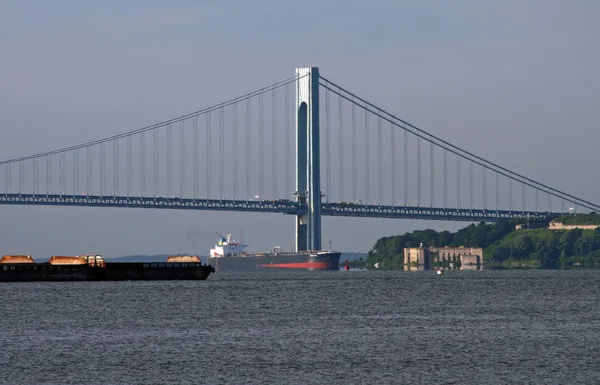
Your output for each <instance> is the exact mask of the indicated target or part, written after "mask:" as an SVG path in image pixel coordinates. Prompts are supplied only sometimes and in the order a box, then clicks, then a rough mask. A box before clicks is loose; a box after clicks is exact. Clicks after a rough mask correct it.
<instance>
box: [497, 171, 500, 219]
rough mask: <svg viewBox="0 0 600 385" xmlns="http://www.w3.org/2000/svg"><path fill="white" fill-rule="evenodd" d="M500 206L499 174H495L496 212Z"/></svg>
mask: <svg viewBox="0 0 600 385" xmlns="http://www.w3.org/2000/svg"><path fill="white" fill-rule="evenodd" d="M499 206H500V174H498V173H496V210H498V209H499Z"/></svg>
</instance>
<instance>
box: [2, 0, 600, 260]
mask: <svg viewBox="0 0 600 385" xmlns="http://www.w3.org/2000/svg"><path fill="white" fill-rule="evenodd" d="M598 11H600V3H597V2H594V1H583V0H582V1H574V2H569V3H567V2H564V1H556V0H551V1H526V2H524V1H486V2H481V1H468V0H464V1H455V2H442V1H386V0H381V1H373V2H364V1H354V0H346V1H342V0H331V1H327V2H323V1H321V2H317V1H305V2H282V1H271V0H268V1H266V0H265V1H254V2H247V1H228V2H225V1H205V2H192V1H171V2H146V1H144V2H142V1H127V2H120V1H103V2H91V1H87V2H84V1H56V2H42V1H21V2H10V3H9V2H2V3H1V4H0V50H1V51H0V52H2V65H1V68H2V74H1V75H0V84H2V87H1V88H0V130H2V131H1V132H2V141H0V152H1V154H2V158H11V157H14V156H19V155H26V154H29V153H36V152H40V151H44V150H49V149H54V148H60V147H63V146H66V145H70V144H75V143H80V142H84V141H88V140H91V139H95V138H99V137H104V136H108V135H111V134H115V133H119V132H123V131H127V130H129V129H133V128H136V127H140V126H144V125H147V124H151V123H154V122H156V121H161V120H164V119H166V118H169V117H172V116H177V115H180V114H182V113H185V112H188V111H192V110H197V109H199V108H202V107H203V106H207V105H210V104H213V103H214V102H216V101H221V100H226V99H229V98H231V97H233V96H235V95H239V94H242V93H244V92H247V91H250V90H253V89H256V88H258V87H261V86H263V85H266V84H269V83H271V82H274V81H276V80H279V79H282V78H285V77H287V76H290V75H291V74H293V73H294V69H295V68H296V67H301V66H306V65H317V66H319V67H320V68H321V71H322V73H323V75H324V76H326V77H328V78H331V79H332V80H334V81H336V82H338V83H340V84H341V85H344V86H346V87H348V88H349V89H351V90H353V91H355V92H357V93H358V94H360V95H362V96H364V97H365V98H367V99H368V100H370V101H372V102H374V103H375V104H377V105H379V106H381V107H382V108H385V109H388V110H389V111H390V112H393V113H395V114H397V115H399V116H401V117H403V118H405V119H406V120H408V121H410V122H412V123H414V124H416V125H418V126H419V127H422V128H424V129H426V130H428V131H430V132H432V133H434V134H436V135H439V136H441V137H443V138H445V139H448V140H450V141H451V142H453V143H455V144H457V145H460V146H465V147H468V148H471V149H474V150H476V153H477V154H480V155H482V156H484V157H485V158H488V159H490V160H492V161H497V162H500V163H501V164H502V165H504V166H506V167H508V168H511V169H514V170H515V171H518V172H522V173H524V174H526V175H530V176H532V177H534V178H537V179H539V180H540V181H542V182H547V183H548V184H550V185H553V186H556V187H557V188H562V189H565V190H567V191H569V192H572V193H573V194H575V195H581V196H582V197H583V198H588V199H590V200H592V201H597V202H598V201H600V196H598V194H597V191H598V187H599V186H598V182H597V181H596V179H597V178H596V166H595V164H596V163H597V143H598V142H599V139H600V137H599V136H600V134H598V132H599V131H598V124H597V117H596V109H597V106H598V105H600V103H599V102H600V100H599V98H600V97H599V95H600V93H599V92H598V91H599V90H600V79H599V75H598V72H597V62H598V52H600V50H599V48H600V47H598V42H597V36H598V35H599V32H600V31H599V30H598V26H597V25H596V22H595V20H594V17H595V15H597V14H598ZM32 138H33V139H32ZM0 212H2V213H3V214H2V216H3V217H4V218H11V219H10V221H2V223H1V224H0V231H1V232H2V234H4V235H3V237H2V247H3V249H2V250H0V252H3V253H16V252H19V253H21V252H23V253H28V254H34V255H35V254H40V255H47V254H51V253H54V254H56V253H59V252H61V253H84V252H87V251H86V250H87V249H94V250H97V251H99V252H101V253H103V254H106V255H122V254H131V253H145V252H147V253H154V252H156V253H158V252H177V251H179V250H182V251H186V250H190V251H193V250H195V248H198V249H199V250H198V251H197V252H198V253H202V252H203V250H204V249H206V250H207V249H208V248H209V247H210V246H212V244H213V243H214V239H213V238H214V232H215V231H216V230H218V231H220V232H223V233H225V232H238V229H239V228H240V227H244V228H245V233H246V238H247V239H246V240H247V241H248V242H249V243H252V244H253V246H255V247H256V249H267V248H269V247H271V246H272V243H282V244H284V245H291V244H292V242H293V221H292V219H291V218H287V217H278V216H263V215H258V214H239V213H238V214H236V213H227V214H223V213H202V214H198V213H189V212H188V213H175V212H156V211H151V210H146V211H142V210H139V211H136V210H133V211H132V210H121V211H119V210H116V209H115V210H96V209H73V208H62V209H56V208H48V207H37V208H34V207H0ZM82 220H85V221H86V222H87V223H89V224H88V226H89V228H88V227H85V228H84V229H82V228H81V221H82ZM256 223H260V224H261V230H262V231H258V229H257V230H251V229H252V228H256ZM56 224H58V225H59V226H56ZM458 226H460V224H458V225H457V224H450V223H437V222H423V221H376V220H359V219H357V220H352V221H341V220H337V219H332V218H326V219H325V222H324V236H323V238H324V239H332V242H333V244H334V246H335V245H338V246H337V247H338V248H343V249H352V250H356V251H366V250H368V249H369V248H370V247H371V246H372V245H373V244H374V242H375V241H376V239H377V238H378V237H379V236H383V235H392V234H398V233H403V232H405V231H411V230H413V229H415V228H426V227H434V228H436V229H443V228H449V229H454V228H457V227H458ZM190 231H191V232H192V233H196V234H204V235H205V236H199V237H197V238H195V239H194V240H190V237H186V234H189V233H190ZM124 232H126V233H127V234H128V236H127V237H123V236H122V234H123V233H124ZM98 234H100V235H101V236H100V237H98V236H97V235H98ZM148 234H161V237H156V236H154V237H148ZM158 238H160V239H158ZM248 238H250V239H248ZM107 239H110V242H106V240H107ZM274 239H275V240H277V241H273V240H274ZM279 240H281V242H279Z"/></svg>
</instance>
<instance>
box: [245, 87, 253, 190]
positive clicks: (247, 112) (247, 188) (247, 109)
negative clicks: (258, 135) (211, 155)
mask: <svg viewBox="0 0 600 385" xmlns="http://www.w3.org/2000/svg"><path fill="white" fill-rule="evenodd" d="M250 161H251V159H250V98H248V99H246V200H247V199H249V198H250V197H251V196H252V194H251V193H250V170H251V168H250Z"/></svg>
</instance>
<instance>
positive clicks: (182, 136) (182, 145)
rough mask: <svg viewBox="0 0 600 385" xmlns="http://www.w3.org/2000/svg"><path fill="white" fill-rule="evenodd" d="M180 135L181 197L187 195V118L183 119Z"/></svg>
mask: <svg viewBox="0 0 600 385" xmlns="http://www.w3.org/2000/svg"><path fill="white" fill-rule="evenodd" d="M179 130H180V131H179V136H180V140H181V143H180V145H179V153H180V155H179V161H180V163H181V165H180V166H179V167H180V168H179V176H180V177H181V181H180V197H181V198H183V197H185V120H182V121H181V123H180V127H179Z"/></svg>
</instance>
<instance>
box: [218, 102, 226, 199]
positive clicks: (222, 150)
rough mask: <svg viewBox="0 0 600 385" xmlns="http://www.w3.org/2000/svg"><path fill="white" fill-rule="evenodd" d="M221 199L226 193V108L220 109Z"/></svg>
mask: <svg viewBox="0 0 600 385" xmlns="http://www.w3.org/2000/svg"><path fill="white" fill-rule="evenodd" d="M219 174H221V175H219V199H223V197H224V195H225V108H224V107H221V108H220V109H219Z"/></svg>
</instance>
